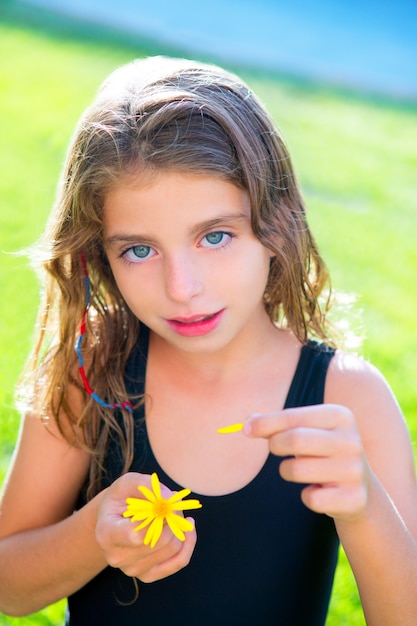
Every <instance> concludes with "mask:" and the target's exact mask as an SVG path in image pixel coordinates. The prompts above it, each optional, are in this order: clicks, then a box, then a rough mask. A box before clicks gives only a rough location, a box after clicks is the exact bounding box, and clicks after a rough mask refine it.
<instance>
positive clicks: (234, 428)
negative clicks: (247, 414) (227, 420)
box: [217, 422, 243, 435]
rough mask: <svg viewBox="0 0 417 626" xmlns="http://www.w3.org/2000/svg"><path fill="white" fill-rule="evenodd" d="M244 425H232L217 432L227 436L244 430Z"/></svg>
mask: <svg viewBox="0 0 417 626" xmlns="http://www.w3.org/2000/svg"><path fill="white" fill-rule="evenodd" d="M242 428H243V423H242V422H239V423H238V424H230V426H223V428H218V429H217V432H218V433H220V434H221V435H226V434H228V433H237V432H238V431H239V430H242Z"/></svg>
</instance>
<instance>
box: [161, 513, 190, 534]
mask: <svg viewBox="0 0 417 626" xmlns="http://www.w3.org/2000/svg"><path fill="white" fill-rule="evenodd" d="M170 520H171V523H172V524H173V525H175V526H176V527H177V528H180V529H181V530H184V531H185V532H187V531H190V530H193V529H194V524H193V523H192V522H190V520H188V519H186V518H185V517H183V516H182V515H175V513H171V515H167V522H168V524H169V523H170Z"/></svg>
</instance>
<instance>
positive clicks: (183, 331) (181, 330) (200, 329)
mask: <svg viewBox="0 0 417 626" xmlns="http://www.w3.org/2000/svg"><path fill="white" fill-rule="evenodd" d="M223 313H224V309H222V310H221V311H217V313H212V314H209V315H192V316H191V317H177V318H175V319H171V320H167V323H168V325H169V326H170V328H172V330H174V331H175V332H176V333H178V334H179V335H182V336H183V337H199V336H201V335H207V334H208V333H211V332H212V331H213V330H214V329H215V328H217V326H218V325H219V323H220V320H221V318H222V316H223Z"/></svg>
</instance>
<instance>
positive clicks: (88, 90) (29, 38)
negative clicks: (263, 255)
mask: <svg viewBox="0 0 417 626" xmlns="http://www.w3.org/2000/svg"><path fill="white" fill-rule="evenodd" d="M2 10H3V18H2V19H1V20H0V58H1V59H2V65H1V70H0V92H1V94H2V98H1V101H0V115H1V119H2V145H1V150H0V171H1V177H0V251H1V252H0V285H1V302H2V311H1V316H0V345H1V346H2V349H1V351H0V480H1V478H2V477H3V476H4V472H5V470H6V467H7V465H8V462H9V460H10V456H11V453H12V450H13V445H14V441H15V438H16V434H17V428H18V415H17V413H16V411H15V409H14V406H13V387H14V384H15V382H16V379H17V377H18V374H19V371H20V369H21V367H22V365H23V363H24V360H25V357H26V354H27V352H28V350H29V346H30V343H31V338H32V328H33V323H34V318H35V312H36V304H37V300H38V285H37V282H36V279H35V277H34V276H33V274H32V273H31V271H30V270H29V269H28V266H27V263H26V261H25V260H24V258H22V257H16V256H14V255H12V254H11V253H12V252H14V251H16V250H19V249H21V248H22V247H25V246H28V245H29V244H31V243H32V242H33V241H34V240H35V239H36V238H37V237H38V236H39V235H40V233H41V230H42V227H43V224H44V221H45V218H46V216H47V214H48V212H49V209H50V206H51V204H52V202H53V198H54V193H55V186H56V182H57V178H58V175H59V171H60V169H61V164H62V160H63V158H64V154H65V149H66V145H67V142H68V140H69V137H70V135H71V133H72V130H73V127H74V124H75V122H76V120H77V118H78V117H79V115H80V113H81V112H82V110H83V109H84V107H85V106H86V105H87V104H88V103H89V102H90V100H91V98H92V96H93V94H94V93H95V90H96V88H97V87H98V85H99V83H100V82H101V80H102V79H103V78H104V77H105V76H106V75H107V74H108V73H109V72H110V71H111V70H112V69H113V68H115V67H117V66H118V65H120V64H121V63H123V62H125V61H128V60H130V59H131V58H133V57H135V56H140V55H143V54H148V53H150V54H155V53H168V52H170V51H169V50H166V49H164V48H162V47H161V46H159V45H158V44H156V43H152V42H144V41H139V42H137V41H136V42H135V41H134V40H133V38H132V37H130V38H129V39H127V38H124V37H123V36H122V35H121V34H120V33H119V34H117V33H116V34H112V33H110V32H103V31H100V30H99V29H96V28H86V27H85V26H84V25H82V24H76V23H74V22H73V21H69V20H60V19H58V18H56V17H54V16H52V15H50V14H48V13H46V12H42V11H39V10H37V11H34V10H30V9H28V8H24V7H21V6H20V7H19V6H18V5H16V4H15V3H12V2H6V3H5V4H4V5H3V9H2ZM171 52H172V53H173V54H175V51H171ZM240 73H241V74H243V75H245V72H242V71H241V72H240ZM246 77H247V80H248V81H249V83H250V84H251V85H252V86H253V87H254V89H255V91H257V93H258V94H259V95H260V97H261V98H262V99H263V101H264V102H265V103H266V104H267V106H268V108H269V109H270V111H271V112H272V114H273V115H274V117H275V119H276V120H277V122H278V124H279V126H280V127H281V129H282V130H283V133H284V135H285V137H286V138H287V140H288V143H289V145H290V149H291V152H292V155H293V159H294V162H295V164H296V169H297V171H298V174H299V178H300V181H301V184H302V187H303V190H304V193H305V196H306V198H307V201H308V205H309V207H310V221H311V223H312V224H313V227H314V230H315V232H316V236H317V238H318V241H319V244H320V247H321V249H322V251H323V253H324V256H325V258H326V259H327V261H328V264H329V266H330V269H331V272H332V275H333V283H334V286H335V287H336V289H338V290H340V291H342V292H347V293H351V294H352V293H353V294H356V295H357V298H358V305H357V309H360V310H361V311H362V313H361V315H360V316H359V317H361V319H362V322H361V321H359V322H358V315H357V314H355V315H353V317H352V319H353V322H354V324H358V323H359V324H362V325H363V328H364V329H365V334H366V339H365V343H364V348H363V352H364V355H365V356H366V357H367V358H371V360H372V361H373V362H374V363H375V364H376V365H377V366H378V367H379V368H380V369H381V370H382V371H383V372H384V374H385V375H386V376H387V378H388V379H389V381H390V382H391V385H392V387H393V389H394V391H395V393H396V395H397V397H398V399H399V401H400V403H401V405H402V407H403V409H404V412H405V414H406V416H407V420H408V423H409V426H410V431H411V434H412V439H413V442H415V441H416V437H417V407H416V402H415V392H414V377H413V374H415V372H417V333H416V332H415V330H414V320H413V319H412V318H413V313H414V310H415V308H416V304H417V295H416V290H415V288H414V280H415V276H416V274H417V252H416V246H415V233H416V232H417V194H416V182H417V156H416V155H417V153H416V150H415V146H416V145H417V124H416V122H417V107H416V106H414V105H410V104H409V105H406V104H401V103H395V102H389V101H383V100H381V99H379V100H378V99H372V98H371V97H364V96H360V95H356V94H353V93H342V92H340V91H338V92H337V91H332V90H331V89H329V88H325V87H324V86H320V85H314V84H308V83H307V82H305V83H301V82H296V81H291V80H289V79H288V78H286V79H284V78H282V77H281V78H280V77H273V76H270V75H265V76H263V75H261V74H260V73H255V72H253V71H252V72H246ZM63 606H64V605H63V603H60V604H59V605H57V606H54V607H50V608H49V609H47V610H45V611H42V612H41V613H39V614H36V616H31V617H29V618H25V619H23V618H22V619H14V620H13V619H10V618H7V617H5V616H2V615H1V614H0V625H2V624H8V625H11V624H26V625H29V624H30V625H32V624H45V625H46V624H47V625H56V624H59V623H60V622H61V621H62V614H63ZM344 625H346V626H347V625H349V626H363V625H364V620H363V616H362V612H361V609H360V603H359V600H358V594H357V592H356V589H355V584H354V581H353V577H352V574H351V572H350V569H349V566H348V564H347V562H346V558H345V556H344V554H343V553H342V554H341V557H340V564H339V568H338V572H337V577H336V584H335V590H334V594H333V598H332V603H331V610H330V614H329V618H328V621H327V626H344Z"/></svg>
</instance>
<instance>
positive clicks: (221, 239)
mask: <svg viewBox="0 0 417 626" xmlns="http://www.w3.org/2000/svg"><path fill="white" fill-rule="evenodd" d="M231 239H232V235H231V234H230V233H225V232H223V231H221V230H219V231H215V232H213V233H207V235H204V237H203V239H202V240H201V245H202V246H203V247H205V248H220V247H221V246H224V245H226V244H227V243H229V242H230V241H231Z"/></svg>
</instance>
